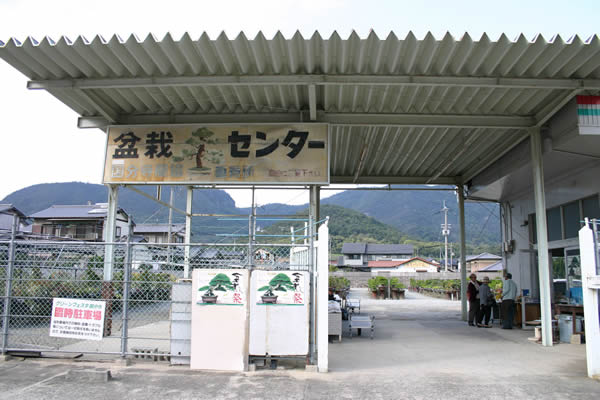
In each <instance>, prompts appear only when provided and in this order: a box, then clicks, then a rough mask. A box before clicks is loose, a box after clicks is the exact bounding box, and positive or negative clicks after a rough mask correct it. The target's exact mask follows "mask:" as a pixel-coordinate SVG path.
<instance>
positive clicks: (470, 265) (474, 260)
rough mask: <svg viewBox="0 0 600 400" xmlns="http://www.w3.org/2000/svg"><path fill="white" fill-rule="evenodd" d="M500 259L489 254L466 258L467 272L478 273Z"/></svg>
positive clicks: (500, 258)
mask: <svg viewBox="0 0 600 400" xmlns="http://www.w3.org/2000/svg"><path fill="white" fill-rule="evenodd" d="M501 260H502V257H500V256H497V255H495V254H490V253H481V254H478V255H476V256H467V258H466V261H467V272H478V271H480V270H481V269H483V268H485V267H488V266H490V265H492V264H496V263H497V262H498V261H501Z"/></svg>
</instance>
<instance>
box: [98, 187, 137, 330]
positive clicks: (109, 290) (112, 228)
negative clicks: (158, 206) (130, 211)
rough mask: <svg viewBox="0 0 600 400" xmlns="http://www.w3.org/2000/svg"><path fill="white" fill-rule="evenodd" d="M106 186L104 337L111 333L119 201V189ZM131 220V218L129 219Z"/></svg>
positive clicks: (103, 295)
mask: <svg viewBox="0 0 600 400" xmlns="http://www.w3.org/2000/svg"><path fill="white" fill-rule="evenodd" d="M107 186H108V209H107V210H106V221H105V223H104V242H105V247H104V281H103V282H102V299H103V300H104V301H105V302H106V316H105V319H104V336H110V335H111V333H112V299H113V294H114V288H113V286H112V279H113V270H114V256H115V253H114V244H113V243H114V242H115V233H116V222H117V203H118V201H119V187H118V186H116V185H107ZM130 218H131V217H130Z"/></svg>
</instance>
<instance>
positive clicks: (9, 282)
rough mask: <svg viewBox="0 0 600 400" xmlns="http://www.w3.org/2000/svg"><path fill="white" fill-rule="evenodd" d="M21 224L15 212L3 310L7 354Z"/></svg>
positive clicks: (3, 348) (3, 350)
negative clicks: (16, 251)
mask: <svg viewBox="0 0 600 400" xmlns="http://www.w3.org/2000/svg"><path fill="white" fill-rule="evenodd" d="M18 226H19V216H18V215H16V214H13V220H12V225H11V229H10V243H9V245H8V263H7V265H6V283H5V287H4V307H3V310H2V354H6V348H7V347H8V326H9V325H10V302H11V295H12V280H13V275H14V267H15V240H16V236H17V229H18Z"/></svg>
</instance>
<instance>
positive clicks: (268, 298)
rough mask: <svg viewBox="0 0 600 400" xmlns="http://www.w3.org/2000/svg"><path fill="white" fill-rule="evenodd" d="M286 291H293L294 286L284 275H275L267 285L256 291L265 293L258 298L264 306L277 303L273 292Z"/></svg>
mask: <svg viewBox="0 0 600 400" xmlns="http://www.w3.org/2000/svg"><path fill="white" fill-rule="evenodd" d="M288 290H292V291H293V290H294V284H293V283H292V281H291V280H290V277H289V276H287V275H286V274H283V273H281V274H277V275H275V277H274V278H273V279H271V281H270V282H269V284H268V285H266V286H263V287H261V288H260V289H258V291H259V292H265V293H264V294H263V295H262V296H260V298H261V300H262V302H263V303H265V304H275V303H277V295H276V294H275V292H287V291H288Z"/></svg>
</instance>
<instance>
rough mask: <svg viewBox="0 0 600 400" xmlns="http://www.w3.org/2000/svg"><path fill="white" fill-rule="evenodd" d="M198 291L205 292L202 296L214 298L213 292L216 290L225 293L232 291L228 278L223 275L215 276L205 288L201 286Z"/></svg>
mask: <svg viewBox="0 0 600 400" xmlns="http://www.w3.org/2000/svg"><path fill="white" fill-rule="evenodd" d="M198 290H200V291H202V290H206V292H204V296H215V293H214V291H215V290H218V291H220V292H226V291H228V290H233V285H232V284H231V281H230V280H229V277H228V276H227V275H225V274H217V275H216V276H215V277H214V278H212V280H211V281H210V282H209V283H208V285H206V286H202V287H201V288H199V289H198Z"/></svg>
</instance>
